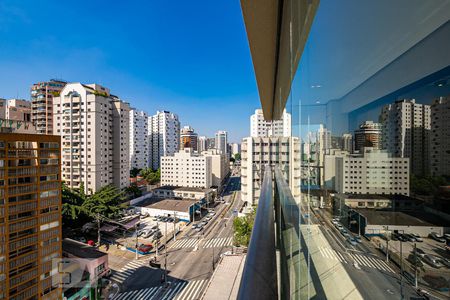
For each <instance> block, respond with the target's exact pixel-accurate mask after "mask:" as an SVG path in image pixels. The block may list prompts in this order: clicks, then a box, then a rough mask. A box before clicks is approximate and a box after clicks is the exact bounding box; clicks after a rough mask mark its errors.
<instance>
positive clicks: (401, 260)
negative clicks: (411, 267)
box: [400, 240, 404, 300]
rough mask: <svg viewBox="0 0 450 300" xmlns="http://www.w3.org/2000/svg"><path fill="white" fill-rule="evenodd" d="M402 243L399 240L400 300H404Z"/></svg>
mask: <svg viewBox="0 0 450 300" xmlns="http://www.w3.org/2000/svg"><path fill="white" fill-rule="evenodd" d="M402 245H403V242H402V240H400V299H402V300H403V299H404V296H403V251H402Z"/></svg>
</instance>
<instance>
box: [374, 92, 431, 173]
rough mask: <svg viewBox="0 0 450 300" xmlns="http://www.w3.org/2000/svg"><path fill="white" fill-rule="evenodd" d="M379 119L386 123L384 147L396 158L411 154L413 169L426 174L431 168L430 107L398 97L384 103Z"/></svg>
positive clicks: (383, 137)
mask: <svg viewBox="0 0 450 300" xmlns="http://www.w3.org/2000/svg"><path fill="white" fill-rule="evenodd" d="M380 121H381V123H382V124H383V134H382V145H383V149H386V150H387V151H388V152H390V153H392V154H393V155H395V156H397V157H408V158H410V159H411V160H410V162H411V172H412V173H413V174H416V175H424V174H427V173H428V171H429V164H430V159H429V155H430V150H429V138H430V130H431V108H430V106H429V105H425V104H418V103H416V101H415V100H414V99H403V100H398V101H396V102H395V103H393V104H388V105H385V106H384V107H383V109H382V112H381V116H380Z"/></svg>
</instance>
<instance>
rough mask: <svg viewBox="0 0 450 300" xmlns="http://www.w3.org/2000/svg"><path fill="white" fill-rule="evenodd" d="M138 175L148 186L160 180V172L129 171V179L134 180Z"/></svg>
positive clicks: (148, 170) (146, 170) (135, 169)
mask: <svg viewBox="0 0 450 300" xmlns="http://www.w3.org/2000/svg"><path fill="white" fill-rule="evenodd" d="M138 175H140V176H142V177H143V178H144V179H145V180H146V181H147V182H148V183H149V184H156V183H158V182H159V181H160V180H161V170H160V169H158V170H153V169H152V168H145V169H138V168H133V169H131V170H130V177H132V178H134V177H137V176H138Z"/></svg>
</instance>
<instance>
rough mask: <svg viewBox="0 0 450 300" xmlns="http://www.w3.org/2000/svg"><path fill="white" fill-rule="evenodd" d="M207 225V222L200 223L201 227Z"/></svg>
mask: <svg viewBox="0 0 450 300" xmlns="http://www.w3.org/2000/svg"><path fill="white" fill-rule="evenodd" d="M206 224H208V221H206V220H204V221H201V222H200V225H201V226H205V225H206Z"/></svg>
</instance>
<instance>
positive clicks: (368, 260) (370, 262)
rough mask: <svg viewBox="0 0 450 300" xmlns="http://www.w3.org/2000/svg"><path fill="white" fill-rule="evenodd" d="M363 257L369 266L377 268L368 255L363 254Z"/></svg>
mask: <svg viewBox="0 0 450 300" xmlns="http://www.w3.org/2000/svg"><path fill="white" fill-rule="evenodd" d="M361 256H363V255H361ZM363 257H364V258H365V259H366V260H367V263H368V264H369V266H370V267H372V268H374V269H376V268H377V267H376V266H375V264H374V263H373V261H372V259H371V258H370V257H368V256H363Z"/></svg>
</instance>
